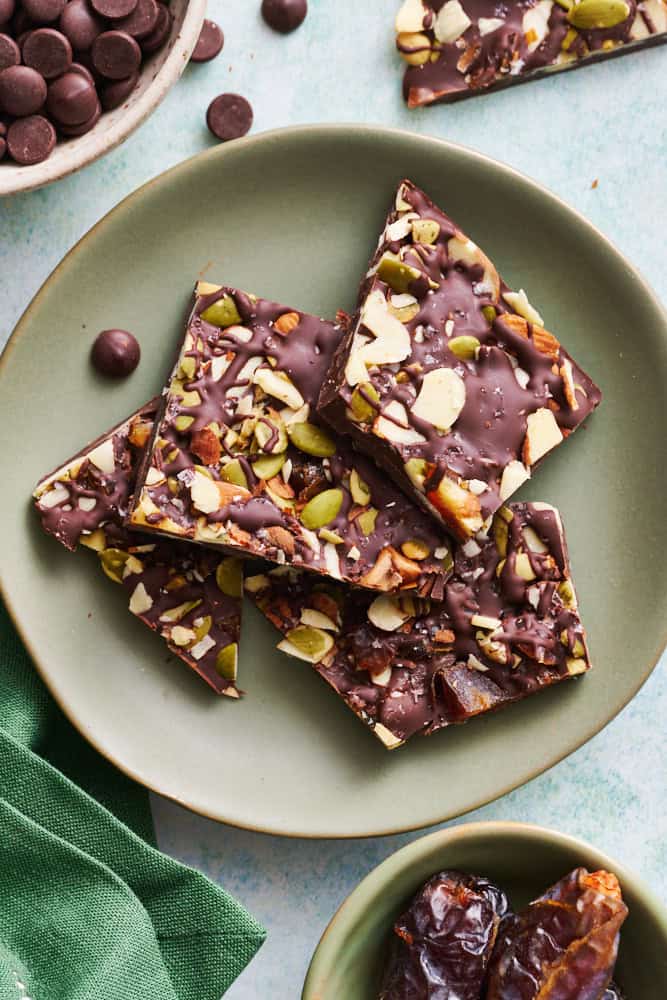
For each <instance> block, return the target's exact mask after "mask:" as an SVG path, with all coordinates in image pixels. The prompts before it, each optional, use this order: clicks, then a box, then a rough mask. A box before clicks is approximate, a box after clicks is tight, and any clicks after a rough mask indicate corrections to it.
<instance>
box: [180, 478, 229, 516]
mask: <svg viewBox="0 0 667 1000" xmlns="http://www.w3.org/2000/svg"><path fill="white" fill-rule="evenodd" d="M230 485H231V484H230ZM240 488H241V487H236V489H240ZM190 497H191V499H192V505H193V507H194V508H195V509H196V510H199V511H201V513H202V514H213V513H214V512H215V511H216V510H220V507H221V506H222V502H223V501H222V497H221V495H220V493H219V491H218V484H217V483H216V482H214V480H212V479H209V477H208V476H205V475H204V474H203V473H201V472H195V474H194V478H193V480H192V483H191V484H190Z"/></svg>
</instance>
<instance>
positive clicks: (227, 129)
mask: <svg viewBox="0 0 667 1000" xmlns="http://www.w3.org/2000/svg"><path fill="white" fill-rule="evenodd" d="M252 120H253V113H252V108H251V106H250V104H249V103H248V101H246V99H245V97H241V96H240V94H220V95H219V96H218V97H215V98H214V99H213V100H212V101H211V103H210V104H209V106H208V111H207V112H206V124H207V125H208V127H209V129H210V130H211V132H212V133H213V135H214V136H216V138H218V139H220V141H221V142H228V141H229V140H230V139H240V138H241V136H243V135H245V134H246V132H248V131H249V129H250V126H251V125H252Z"/></svg>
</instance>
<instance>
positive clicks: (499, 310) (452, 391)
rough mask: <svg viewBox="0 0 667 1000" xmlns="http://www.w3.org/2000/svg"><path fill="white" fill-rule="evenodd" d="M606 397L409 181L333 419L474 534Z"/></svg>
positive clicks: (447, 520) (330, 387)
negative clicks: (602, 397) (551, 451)
mask: <svg viewBox="0 0 667 1000" xmlns="http://www.w3.org/2000/svg"><path fill="white" fill-rule="evenodd" d="M599 401H600V392H599V390H598V389H597V388H596V386H595V385H594V384H593V382H592V381H591V379H590V378H589V377H588V376H587V375H586V374H585V373H584V372H583V371H582V370H581V369H580V368H579V367H578V366H577V365H576V364H575V362H574V361H573V360H572V358H571V357H570V356H569V355H568V354H567V352H566V351H565V350H564V349H563V348H562V347H561V345H560V343H559V342H558V340H557V339H556V337H554V335H553V334H551V333H549V332H548V331H547V330H546V329H545V328H544V325H543V321H542V318H541V316H540V315H539V314H538V313H537V311H536V310H535V309H534V308H533V307H532V306H531V305H530V303H529V301H528V299H527V297H526V295H525V293H524V292H523V290H522V291H520V292H518V293H517V292H512V291H510V289H509V288H508V286H507V285H506V284H505V283H504V282H503V281H502V279H501V278H500V277H499V275H498V272H497V271H496V268H495V267H494V265H493V263H492V262H491V261H490V260H489V258H488V257H487V256H486V255H485V254H484V253H483V252H482V250H480V248H479V247H477V246H476V245H475V244H474V243H473V242H472V241H471V240H470V239H469V238H468V237H467V236H466V235H465V234H464V233H462V232H461V230H460V229H458V227H457V226H456V224H455V223H454V222H452V220H451V219H449V218H448V217H447V216H446V215H445V214H444V213H443V212H442V211H441V210H440V209H439V208H437V207H436V206H435V205H433V204H432V202H430V201H429V199H428V198H427V196H426V195H425V194H424V193H423V192H422V191H420V190H419V189H418V188H416V187H415V186H414V185H413V184H412V183H411V182H410V181H403V182H402V183H401V184H400V185H399V188H398V193H397V196H396V199H395V208H394V209H393V210H392V211H391V212H390V214H389V217H388V220H387V223H386V227H385V229H384V232H383V235H382V237H381V239H380V243H379V246H378V249H377V251H376V253H375V255H374V257H373V259H372V262H371V267H370V270H369V272H368V275H367V276H366V278H365V280H364V282H363V284H362V287H361V292H360V299H359V311H358V313H357V315H356V317H355V320H354V322H353V323H352V324H351V326H350V329H349V332H348V334H347V336H346V338H345V339H344V340H343V342H342V343H341V346H340V347H339V348H338V350H337V352H336V355H335V358H334V362H333V365H332V368H331V370H330V372H329V374H328V376H327V379H326V381H325V383H324V386H323V389H322V394H321V397H320V412H321V413H322V415H323V416H324V417H325V419H327V420H328V421H329V422H330V423H331V425H332V426H333V427H335V428H336V429H337V430H339V431H340V432H342V433H348V434H349V435H351V436H352V438H353V440H354V442H355V443H356V444H357V445H358V446H359V447H360V448H362V449H364V450H365V451H367V452H369V453H371V454H372V455H373V457H374V458H375V460H376V461H377V462H378V463H379V464H380V465H382V466H383V467H384V468H385V469H386V471H387V472H389V473H390V474H391V475H392V476H393V477H394V479H395V480H396V482H397V483H398V485H399V486H401V487H402V488H403V489H404V490H405V491H406V492H407V493H408V494H409V495H410V496H412V497H413V498H414V499H415V500H417V501H418V502H419V503H421V504H422V506H424V507H425V508H426V509H427V510H429V511H430V513H431V514H433V515H434V516H435V517H436V518H438V519H439V520H440V521H441V523H442V524H444V525H445V526H446V527H447V528H448V529H449V530H451V531H452V532H453V533H454V534H455V535H456V536H457V537H458V538H460V539H465V538H467V537H469V536H471V535H474V534H475V532H477V531H478V530H479V529H480V528H481V527H482V524H483V523H484V522H485V521H486V519H487V518H488V517H489V516H490V515H491V514H493V513H494V511H495V510H497V509H498V507H499V506H500V504H501V503H503V502H504V501H505V500H506V499H508V497H510V496H511V494H512V493H514V491H515V490H516V489H518V488H519V486H521V484H522V483H524V482H525V481H526V480H527V479H528V478H530V475H531V473H532V470H533V468H534V467H535V466H536V465H537V464H538V463H539V462H540V461H541V460H542V458H543V457H544V456H545V455H546V454H547V453H548V452H549V451H550V450H551V449H552V448H554V447H555V446H556V445H558V444H559V443H560V442H561V441H562V440H563V439H564V438H566V437H567V436H568V435H570V434H571V433H572V432H573V431H574V430H576V428H577V427H578V426H579V425H580V424H581V423H582V421H583V420H584V419H585V418H586V417H587V416H588V414H589V413H590V412H591V411H592V410H593V409H594V408H595V407H596V406H597V404H598V403H599Z"/></svg>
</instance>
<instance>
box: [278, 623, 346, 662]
mask: <svg viewBox="0 0 667 1000" xmlns="http://www.w3.org/2000/svg"><path fill="white" fill-rule="evenodd" d="M285 638H286V639H287V642H288V643H289V644H290V645H291V646H293V647H294V649H296V650H298V652H299V653H300V654H301V655H302V656H303V658H304V659H307V660H308V661H309V662H310V663H318V662H319V660H321V659H322V657H323V656H326V654H327V653H328V652H329V650H330V649H331V647H332V646H333V644H334V641H333V639H332V637H331V636H330V635H329V633H328V632H325V631H324V630H323V629H321V628H315V627H314V626H312V625H298V626H297V627H296V628H293V629H290V631H289V632H288V633H287V635H286V637H285Z"/></svg>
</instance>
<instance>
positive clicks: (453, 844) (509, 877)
mask: <svg viewBox="0 0 667 1000" xmlns="http://www.w3.org/2000/svg"><path fill="white" fill-rule="evenodd" d="M579 865H583V866H584V867H586V868H588V869H589V870H591V871H595V870H598V869H600V868H604V869H606V870H607V871H612V872H614V873H615V874H616V875H617V876H618V879H619V881H620V883H621V887H622V890H623V896H624V898H625V901H626V903H627V904H628V907H629V910H630V915H629V917H628V919H627V920H626V922H625V924H624V926H623V931H622V932H621V947H620V951H619V958H618V964H617V966H616V974H615V978H616V979H617V981H618V982H619V984H620V985H622V986H623V988H624V989H625V991H626V994H627V998H628V1000H664V997H665V984H666V983H667V911H665V909H664V908H663V907H662V906H661V904H660V903H659V901H658V900H657V899H656V898H655V896H653V894H652V893H651V892H650V891H649V889H648V888H647V887H646V886H645V885H644V884H643V883H642V882H641V881H640V880H639V879H638V878H637V877H636V876H635V875H633V874H632V872H629V871H628V870H627V869H626V868H624V867H623V866H622V865H619V864H618V863H617V862H616V861H614V860H613V858H609V857H607V855H605V854H602V853H601V852H600V851H598V850H596V849H595V848H594V847H591V846H590V845H589V844H586V843H584V842H583V841H581V840H576V839H575V838H574V837H568V836H566V835H565V834H562V833H557V832H556V831H555V830H547V829H545V828H544V827H540V826H529V825H528V824H525V823H468V824H465V825H464V826H455V827H450V828H449V829H447V830H440V831H439V832H438V833H432V834H429V836H427V837H421V838H420V839H419V840H416V841H414V843H412V844H408V846H407V847H404V848H402V849H401V850H400V851H397V852H396V853H395V854H392V855H391V856H390V857H389V858H387V860H386V861H383V863H382V864H381V865H379V866H378V867H377V868H376V869H375V870H374V871H372V872H371V873H370V875H368V876H367V877H366V878H365V879H364V880H363V882H361V883H360V884H359V885H358V886H357V888H356V889H355V890H354V892H352V893H351V895H350V896H348V898H347V899H346V900H345V902H344V903H343V905H342V906H341V907H340V909H339V910H338V912H337V913H336V915H335V916H334V918H333V920H332V921H331V923H330V924H329V926H328V927H327V929H326V931H325V932H324V934H323V936H322V939H321V941H320V943H319V944H318V946H317V949H316V951H315V954H314V955H313V959H312V961H311V964H310V968H309V970H308V975H307V976H306V982H305V984H304V987H303V994H302V1000H341V998H343V997H344V998H345V1000H376V998H377V995H378V992H379V984H380V979H381V974H382V968H383V963H384V961H385V958H386V955H387V944H388V941H389V938H390V934H391V927H392V924H393V922H394V920H395V918H396V917H397V916H398V915H399V914H400V913H401V912H402V911H403V910H404V909H405V907H406V905H407V904H408V903H409V901H410V899H411V898H412V896H413V895H414V894H415V893H416V892H417V891H418V889H419V888H420V887H421V886H422V885H423V884H424V882H426V880H427V879H428V878H429V877H430V876H431V875H434V874H436V873H437V872H439V871H442V870H443V869H445V868H457V869H460V870H463V871H467V872H471V873H474V874H480V875H487V876H488V877H489V878H491V879H492V880H494V881H495V882H497V883H498V884H499V885H500V886H502V888H503V889H505V890H506V891H507V893H508V894H509V897H510V900H511V902H512V905H513V906H514V907H522V906H525V904H526V903H528V902H529V901H530V900H531V899H534V898H535V897H536V896H538V895H540V894H541V893H542V892H543V891H544V890H545V889H546V888H548V886H550V885H552V884H553V883H554V882H556V881H558V879H559V878H561V876H563V875H565V874H567V872H569V871H571V870H572V869H573V868H576V867H577V866H579Z"/></svg>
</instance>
